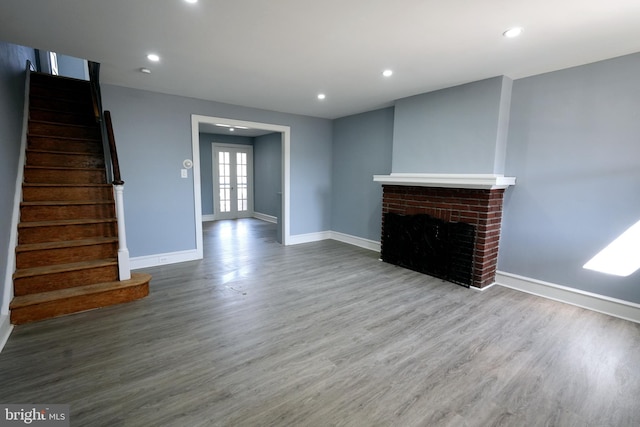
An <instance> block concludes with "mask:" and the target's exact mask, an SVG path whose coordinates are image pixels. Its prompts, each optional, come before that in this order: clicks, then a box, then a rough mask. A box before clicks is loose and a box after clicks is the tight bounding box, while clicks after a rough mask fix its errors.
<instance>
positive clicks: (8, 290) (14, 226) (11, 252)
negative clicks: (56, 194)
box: [0, 60, 32, 347]
mask: <svg viewBox="0 0 640 427" xmlns="http://www.w3.org/2000/svg"><path fill="white" fill-rule="evenodd" d="M31 68H32V64H31V61H29V60H27V62H26V68H25V69H26V77H25V82H24V106H23V111H22V135H21V137H20V153H19V157H18V170H17V173H16V183H15V188H14V194H13V212H12V213H11V229H10V230H9V247H8V251H7V263H6V271H5V277H4V285H3V289H2V306H1V307H0V315H2V316H5V315H8V314H9V304H10V303H11V300H12V299H13V273H14V271H15V269H16V246H17V245H18V223H19V222H20V202H22V181H23V179H24V164H25V158H26V154H27V130H28V127H29V88H30V86H31ZM1 326H2V325H1V324H0V327H1ZM1 339H2V336H1V335H0V340H1ZM0 347H1V346H0Z"/></svg>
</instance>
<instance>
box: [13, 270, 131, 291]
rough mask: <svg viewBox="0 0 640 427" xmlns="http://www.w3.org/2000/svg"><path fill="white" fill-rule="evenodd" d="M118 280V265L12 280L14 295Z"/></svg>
mask: <svg viewBox="0 0 640 427" xmlns="http://www.w3.org/2000/svg"><path fill="white" fill-rule="evenodd" d="M116 280H118V266H117V265H110V266H104V267H97V268H90V269H84V270H75V271H65V272H62V273H53V274H43V275H40V276H31V277H21V278H18V279H15V280H14V281H13V286H14V295H15V296H22V295H30V294H37V293H40V292H49V291H57V290H59V289H68V288H73V287H75V286H83V285H86V284H87V283H103V282H112V281H116Z"/></svg>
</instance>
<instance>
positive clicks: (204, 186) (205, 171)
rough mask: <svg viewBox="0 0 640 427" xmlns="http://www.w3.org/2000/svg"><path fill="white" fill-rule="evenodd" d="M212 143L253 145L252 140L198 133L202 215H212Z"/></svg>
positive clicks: (235, 136)
mask: <svg viewBox="0 0 640 427" xmlns="http://www.w3.org/2000/svg"><path fill="white" fill-rule="evenodd" d="M213 142H220V143H225V144H241V145H253V138H251V137H246V136H237V135H225V134H217V133H203V132H200V193H201V194H200V200H201V201H202V214H203V215H213V157H212V156H213V153H212V151H211V144H212V143H213Z"/></svg>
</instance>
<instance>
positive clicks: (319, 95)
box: [318, 93, 327, 101]
mask: <svg viewBox="0 0 640 427" xmlns="http://www.w3.org/2000/svg"><path fill="white" fill-rule="evenodd" d="M326 97H327V95H325V94H324V93H319V94H318V99H319V100H320V101H322V100H323V99H325V98H326Z"/></svg>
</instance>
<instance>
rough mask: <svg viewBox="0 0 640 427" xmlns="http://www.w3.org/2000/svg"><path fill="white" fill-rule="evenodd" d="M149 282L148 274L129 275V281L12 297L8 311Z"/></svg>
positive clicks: (149, 276)
mask: <svg viewBox="0 0 640 427" xmlns="http://www.w3.org/2000/svg"><path fill="white" fill-rule="evenodd" d="M149 281H151V275H149V274H146V273H131V279H129V280H120V281H115V282H104V283H95V284H92V285H85V286H76V287H73V288H67V289H60V290H57V291H50V292H41V293H38V294H31V295H23V296H19V297H14V298H13V300H12V301H11V303H10V304H9V309H11V310H15V309H18V308H23V307H28V306H31V305H37V304H43V303H48V302H53V301H56V300H60V299H66V298H73V297H79V296H87V295H92V294H99V293H103V292H109V291H115V290H119V289H126V288H129V287H133V286H138V285H141V284H144V283H148V282H149Z"/></svg>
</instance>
